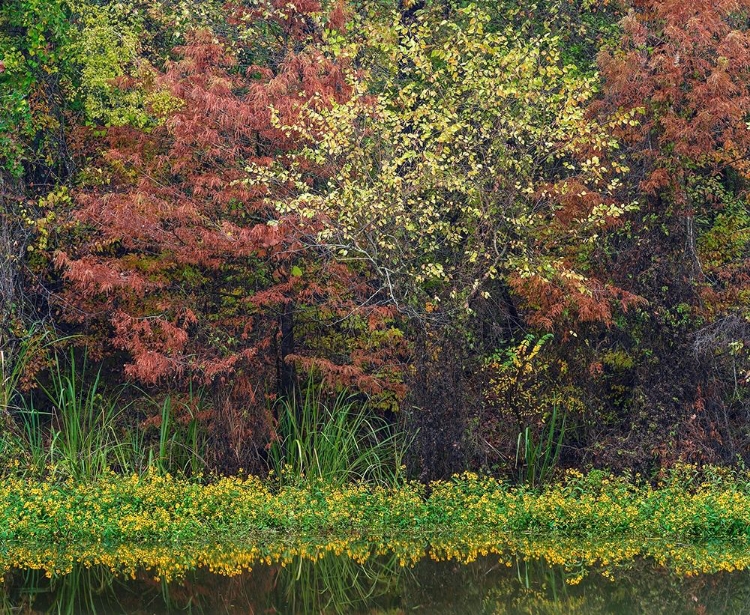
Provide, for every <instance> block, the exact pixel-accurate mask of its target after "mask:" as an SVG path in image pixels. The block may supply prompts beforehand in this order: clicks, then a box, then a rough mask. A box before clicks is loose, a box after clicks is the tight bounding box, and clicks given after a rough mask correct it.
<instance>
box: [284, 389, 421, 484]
mask: <svg viewBox="0 0 750 615" xmlns="http://www.w3.org/2000/svg"><path fill="white" fill-rule="evenodd" d="M277 410H278V427H277V436H278V439H277V441H276V442H274V443H273V445H272V446H271V449H270V456H269V458H270V465H271V469H272V470H273V472H274V473H275V474H276V476H277V478H278V479H279V480H280V481H281V482H282V483H284V482H298V481H305V480H321V481H324V482H326V483H331V484H338V485H340V484H344V483H346V482H350V481H365V482H373V483H378V484H382V485H397V484H399V482H400V481H401V480H402V478H403V476H402V472H403V460H404V456H405V452H406V448H407V446H408V442H407V441H406V439H405V438H404V437H403V435H402V434H401V433H400V432H399V431H398V430H397V429H395V428H394V427H393V426H392V425H389V424H388V423H387V422H386V421H385V420H384V419H382V418H380V417H378V416H376V415H374V414H373V413H372V412H370V411H369V408H368V406H367V404H358V403H357V402H356V401H355V399H354V398H353V397H352V396H351V395H349V394H348V393H346V392H344V393H341V394H340V395H338V396H337V397H336V398H335V399H334V400H333V402H332V403H331V404H329V403H327V402H326V400H325V399H324V396H323V393H322V392H321V391H320V390H319V389H317V388H316V387H315V386H314V385H313V384H312V383H310V384H308V386H307V387H306V390H305V392H304V396H303V397H302V398H301V399H296V398H291V399H283V400H281V401H279V402H278V407H277Z"/></svg>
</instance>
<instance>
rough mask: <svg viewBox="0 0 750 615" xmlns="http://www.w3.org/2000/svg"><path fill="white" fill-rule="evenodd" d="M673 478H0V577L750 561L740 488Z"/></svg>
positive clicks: (748, 523) (720, 481) (749, 531)
mask: <svg viewBox="0 0 750 615" xmlns="http://www.w3.org/2000/svg"><path fill="white" fill-rule="evenodd" d="M675 472H676V473H678V474H675V475H670V477H668V478H667V479H666V480H665V481H664V483H663V484H662V485H660V486H659V487H657V488H652V487H651V486H649V485H645V484H642V483H634V482H632V481H629V480H626V479H623V478H618V477H614V476H609V475H606V474H602V473H596V472H592V473H591V474H589V475H583V474H581V473H580V472H569V473H568V474H567V475H566V476H565V477H564V480H563V481H562V482H561V483H559V484H557V485H554V486H550V487H548V488H546V489H544V490H542V491H538V492H537V491H530V490H528V489H523V488H514V487H510V486H508V485H507V484H505V483H503V482H501V481H498V480H496V479H493V478H488V477H481V476H478V475H476V474H469V473H466V474H462V475H460V476H457V477H455V478H454V479H452V480H450V481H439V482H435V483H433V484H431V485H430V486H429V487H425V486H423V485H419V484H406V485H403V486H401V487H400V488H398V489H386V488H383V487H368V486H365V485H348V486H344V487H340V488H334V487H330V486H326V485H323V484H312V485H309V486H307V487H300V486H296V487H295V486H287V487H281V488H276V489H274V488H272V487H271V486H270V485H268V484H266V483H264V482H262V481H261V480H259V479H258V478H254V477H249V478H221V479H217V480H215V481H214V482H211V483H209V484H205V485H204V484H200V483H198V482H191V481H186V480H183V479H179V478H175V477H171V476H160V475H159V474H157V473H155V472H151V473H148V474H147V475H145V476H142V477H139V476H132V477H122V476H116V475H113V474H112V475H108V476H105V477H104V478H103V479H101V480H99V481H96V482H94V483H91V484H75V483H73V482H70V481H68V482H65V483H56V482H52V481H42V482H39V481H33V480H29V479H20V478H15V477H8V478H4V479H0V540H2V541H3V545H4V546H5V547H6V548H4V549H3V550H1V551H0V577H1V576H2V574H3V573H4V571H7V570H9V569H11V568H13V567H24V568H32V569H38V570H43V571H45V572H46V573H48V574H49V575H52V576H57V575H60V574H66V572H68V571H70V570H71V568H72V566H73V565H74V564H75V563H76V562H81V563H83V564H84V565H89V566H96V565H103V566H105V567H107V568H110V569H111V570H113V571H115V572H118V573H120V574H123V575H125V576H133V575H135V573H136V571H137V570H138V569H142V568H145V569H148V570H151V571H152V573H153V575H154V576H156V577H159V578H162V579H171V578H174V577H175V576H180V575H182V574H184V573H185V571H187V570H190V569H193V568H196V567H205V568H208V569H209V570H211V571H214V572H217V573H220V574H228V575H229V574H238V573H240V572H242V571H243V570H247V569H250V568H252V567H253V566H255V565H257V564H259V563H272V562H273V563H280V564H281V565H286V564H287V563H289V562H290V561H291V560H292V559H293V558H295V557H302V558H304V559H308V560H313V561H315V560H317V559H319V558H321V557H323V556H325V555H326V554H329V553H331V554H335V555H346V556H348V557H350V558H352V559H353V560H355V561H357V562H364V561H367V560H368V559H369V558H370V557H371V556H372V555H374V554H378V553H381V554H384V553H391V554H393V555H394V556H395V557H396V559H397V561H399V562H400V563H401V564H402V565H411V564H413V563H414V562H416V561H417V560H419V559H420V558H422V557H424V556H425V555H428V556H429V557H431V558H433V559H436V560H446V559H450V560H457V561H461V562H468V561H473V560H475V559H477V558H479V557H483V556H487V555H492V556H495V555H497V556H499V558H500V560H501V562H504V563H506V564H507V563H509V562H510V559H511V558H512V557H515V556H519V555H520V556H522V557H524V558H530V559H544V560H546V561H547V562H549V563H550V564H556V565H561V566H563V567H565V568H566V569H567V570H569V571H570V572H571V574H570V577H569V581H568V582H570V583H575V582H577V581H576V579H577V578H578V575H580V574H584V572H581V571H585V570H586V569H588V568H590V567H592V566H599V567H601V568H603V569H604V570H605V571H613V570H616V568H617V567H618V566H620V565H622V564H623V563H624V562H627V561H629V560H631V559H632V558H634V557H650V558H652V559H654V560H655V561H656V562H657V563H659V564H663V565H668V566H669V567H671V568H672V569H673V570H675V571H677V572H679V573H680V574H684V575H688V574H694V573H698V572H712V571H719V570H723V571H732V570H740V569H745V568H748V567H750V493H749V492H748V491H747V490H746V489H745V487H744V485H746V484H747V481H746V480H741V478H742V477H736V476H732V475H730V476H725V475H721V474H719V473H714V474H711V473H710V472H709V474H708V478H707V479H706V480H703V481H702V482H699V481H698V480H697V479H695V477H694V476H693V474H692V473H693V469H691V468H685V467H683V468H678V469H677V470H675ZM686 476H692V477H693V479H691V482H689V481H687V479H685V477H686ZM686 485H690V487H689V488H688V487H687V486H686ZM428 494H429V495H428ZM52 545H59V547H53V546H52Z"/></svg>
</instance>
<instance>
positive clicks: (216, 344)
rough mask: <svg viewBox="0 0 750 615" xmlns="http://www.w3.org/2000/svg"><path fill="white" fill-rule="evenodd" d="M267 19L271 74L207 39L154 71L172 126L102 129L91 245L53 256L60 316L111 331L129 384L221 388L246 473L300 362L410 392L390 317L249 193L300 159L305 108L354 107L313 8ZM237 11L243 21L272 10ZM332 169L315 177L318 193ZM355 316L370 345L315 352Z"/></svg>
mask: <svg viewBox="0 0 750 615" xmlns="http://www.w3.org/2000/svg"><path fill="white" fill-rule="evenodd" d="M277 5H278V6H277ZM263 9H264V10H265V12H264V13H263V18H264V19H267V20H269V19H270V20H275V24H274V25H275V27H276V29H277V31H281V32H283V41H284V44H283V47H279V44H278V39H277V40H276V41H275V43H276V45H277V48H276V49H275V52H276V54H275V56H274V59H273V65H271V66H257V65H250V66H245V65H241V64H240V62H239V61H238V58H240V57H247V55H248V54H249V53H250V51H248V50H247V49H243V48H242V45H241V44H238V45H239V47H236V48H232V47H230V45H229V43H228V42H227V41H223V40H221V39H219V38H217V36H216V34H215V33H211V32H206V31H203V32H195V33H193V34H192V35H191V36H190V38H189V41H188V42H187V43H186V44H185V45H183V46H182V47H180V48H177V49H175V54H176V56H177V58H178V59H176V60H174V61H172V62H170V63H169V64H168V65H167V66H166V68H165V70H164V71H163V72H158V71H156V70H153V71H152V74H151V75H150V76H149V80H150V81H151V82H152V84H151V89H152V90H153V91H154V92H157V93H159V97H158V98H155V99H158V100H162V101H163V100H166V101H167V103H166V106H167V108H168V111H167V112H166V113H164V115H166V117H164V119H163V121H162V122H161V123H159V124H158V125H157V126H156V127H154V128H152V129H150V130H139V129H136V128H133V127H130V126H123V127H117V128H114V127H113V128H109V129H108V130H107V136H106V138H105V140H104V149H103V152H102V155H101V160H98V161H95V163H94V164H96V165H97V166H100V167H101V168H102V169H103V170H104V174H105V176H106V178H107V179H106V181H103V182H102V183H101V185H99V186H98V187H94V188H84V189H82V190H80V191H79V193H78V196H77V208H76V210H75V214H74V215H75V219H76V220H77V221H78V222H80V223H81V225H83V229H85V230H84V232H83V234H82V236H83V237H84V239H83V240H80V237H79V239H78V240H77V242H76V243H74V244H72V245H68V246H67V247H66V248H65V249H64V250H60V251H59V252H58V253H57V254H56V264H57V265H58V266H59V267H60V268H61V270H62V271H63V275H64V279H65V282H66V283H65V285H64V289H63V291H62V292H61V293H60V294H59V295H58V297H57V300H56V301H57V305H58V306H59V307H60V309H61V310H63V312H64V317H65V319H66V320H68V321H69V322H73V323H75V322H79V323H83V322H84V321H86V322H88V323H89V324H91V321H99V322H101V323H102V325H106V326H100V328H99V329H98V330H99V331H103V333H102V334H101V335H100V339H99V340H98V341H99V342H100V343H101V344H102V348H106V347H107V346H108V345H109V346H111V347H114V348H116V349H120V350H122V351H125V352H126V354H127V356H128V357H129V358H128V360H127V363H126V365H125V372H126V374H127V375H128V376H130V377H131V378H133V379H135V380H137V381H140V382H141V383H144V384H146V385H152V386H154V385H159V384H164V383H169V385H170V386H171V387H175V386H177V387H179V386H187V384H188V383H197V384H199V385H203V386H209V387H214V389H215V391H216V392H217V404H216V417H215V419H216V425H218V426H219V427H218V429H219V430H220V431H221V432H223V433H224V434H225V439H226V440H227V442H226V444H227V445H228V447H229V449H230V450H229V452H230V453H231V455H232V456H233V457H234V458H235V459H236V463H237V464H238V465H239V464H242V463H246V462H247V456H248V454H249V453H248V451H249V449H250V447H251V446H257V444H258V443H259V442H262V441H263V439H264V438H265V437H267V433H268V430H269V427H270V425H269V417H268V414H267V412H266V411H265V408H266V404H267V398H268V396H273V395H275V394H276V393H277V392H278V391H279V387H282V388H287V387H288V386H289V382H288V376H289V373H290V370H291V369H292V365H293V364H294V363H295V362H296V364H297V365H299V366H301V367H302V368H303V369H305V370H312V369H315V370H317V373H318V374H320V375H322V377H323V378H325V379H327V380H328V381H329V382H330V383H331V384H333V385H348V386H355V387H358V388H360V389H363V390H365V391H368V392H381V391H383V390H384V389H389V390H391V391H393V392H394V393H395V394H402V393H403V391H402V388H401V385H400V384H398V373H397V372H398V370H397V369H396V368H393V367H391V366H390V363H389V361H388V360H387V358H386V357H385V354H384V352H385V350H387V348H388V347H390V346H391V345H392V342H397V340H398V338H397V337H396V336H392V335H390V334H389V333H388V331H389V327H388V326H387V324H386V323H387V321H388V319H389V318H390V317H391V313H390V311H389V310H386V309H378V308H372V307H368V306H367V305H366V300H367V297H368V296H369V294H370V293H368V290H369V288H368V286H367V283H366V280H364V279H360V276H359V274H358V273H357V272H354V271H352V270H350V269H348V268H345V267H342V266H340V265H338V264H336V263H334V262H333V261H332V260H331V259H328V258H326V255H324V254H315V255H313V254H309V253H308V252H307V251H306V248H305V246H304V245H303V243H302V241H301V237H302V236H301V233H299V232H298V229H297V225H296V222H295V219H294V218H293V217H292V216H287V217H281V218H279V217H278V214H277V213H276V212H275V211H274V210H272V209H271V208H269V206H268V205H267V200H266V197H268V196H272V195H269V194H268V193H267V189H265V188H256V187H254V186H252V185H248V184H247V183H243V182H242V181H241V180H242V179H243V177H244V169H245V167H246V165H247V164H248V163H251V162H252V163H256V164H267V163H269V162H270V161H271V160H272V159H274V158H276V159H279V160H291V159H292V157H293V156H294V150H295V147H296V145H297V142H296V137H295V135H294V134H290V133H289V132H285V131H282V130H281V129H279V128H278V127H277V126H279V125H291V124H294V123H295V121H296V120H297V117H298V113H299V110H300V108H301V106H302V105H304V104H325V101H326V100H331V99H337V100H343V99H344V98H345V97H346V96H347V95H348V88H347V85H346V84H345V82H344V80H343V72H342V67H341V66H340V65H339V64H337V63H336V62H334V61H332V60H330V59H328V58H326V57H324V56H323V55H322V54H321V53H320V52H318V51H316V50H315V49H313V48H312V47H311V46H310V44H309V43H310V41H314V40H315V37H316V36H317V34H316V30H315V23H314V22H313V21H312V20H311V18H310V15H309V13H310V12H314V11H318V10H320V7H319V5H318V3H317V2H303V3H299V2H298V3H296V4H295V5H294V6H292V5H289V4H287V3H282V2H274V3H272V5H269V6H265V7H263ZM227 11H228V14H230V15H232V16H233V18H235V19H237V20H238V21H240V22H241V20H242V19H246V18H250V19H252V18H255V17H257V16H255V15H254V13H256V12H259V11H261V9H260V8H257V7H255V8H252V9H248V8H247V7H245V6H244V5H242V4H241V3H240V4H239V5H234V6H228V7H227ZM261 12H263V11H261ZM269 15H270V17H269ZM336 18H337V19H340V18H341V15H338V16H336ZM243 54H244V55H243ZM152 112H153V113H154V114H155V115H158V114H159V112H160V109H152ZM274 113H275V114H276V115H277V117H278V118H279V120H280V121H275V120H274V119H273V114H274ZM327 172H328V170H327V169H324V168H321V169H310V181H311V182H313V181H316V178H323V177H325V175H326V173H327ZM277 189H278V191H279V192H280V193H283V192H284V191H285V190H289V189H290V187H289V186H286V185H279V186H278V187H277ZM306 232H309V225H308V228H307V229H306ZM311 257H312V258H311ZM362 306H365V307H362ZM352 314H355V315H359V316H364V317H365V318H368V317H369V320H367V321H365V320H363V319H362V318H361V317H360V318H359V321H361V322H360V328H361V329H364V331H365V333H366V334H365V335H364V336H362V335H360V339H358V340H356V341H352V339H349V341H347V342H340V341H338V342H337V341H336V340H335V339H334V341H333V342H332V343H331V346H329V347H325V345H324V344H321V343H320V339H321V338H322V337H323V336H324V335H326V336H328V337H329V338H336V336H339V337H341V338H351V337H352V336H351V335H349V334H348V332H347V327H354V325H351V324H342V323H347V322H348V318H347V317H349V316H351V315H352ZM321 328H322V330H323V331H324V332H325V333H324V334H323V335H321V334H320V330H321ZM91 330H92V329H91V328H90V327H89V331H91ZM94 330H95V329H94ZM316 331H317V332H318V333H319V334H318V336H317V340H316V345H314V346H313V345H311V343H310V339H309V338H312V337H313V336H314V335H313V334H314V332H316ZM336 344H338V347H337V346H336ZM285 376H286V382H285ZM282 392H289V391H282Z"/></svg>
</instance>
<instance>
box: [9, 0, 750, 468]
mask: <svg viewBox="0 0 750 615" xmlns="http://www.w3.org/2000/svg"><path fill="white" fill-rule="evenodd" d="M10 4H11V5H12V8H11V9H4V8H0V18H1V19H4V20H5V21H6V22H8V23H10V24H12V25H13V28H12V32H11V34H9V35H2V36H0V85H4V84H8V86H9V88H10V89H12V91H13V100H16V102H18V101H31V102H30V103H29V106H28V107H23V109H22V107H21V106H19V104H20V103H19V104H15V105H10V103H8V104H7V105H6V106H5V107H0V122H3V123H2V124H0V126H2V127H6V126H9V125H10V124H11V123H13V122H15V123H16V124H18V125H19V126H21V125H22V126H23V131H19V132H18V133H14V134H12V135H10V134H7V135H1V136H0V157H2V163H3V165H2V168H3V169H4V170H3V173H4V175H3V178H5V179H3V182H4V183H2V185H0V187H2V188H3V198H4V199H5V200H4V201H3V203H6V202H8V203H10V202H13V203H14V208H15V209H14V211H13V212H12V215H13V219H12V222H13V224H12V225H11V224H10V222H8V221H9V220H10V214H8V215H6V216H4V217H2V218H0V219H1V220H4V221H5V222H4V224H5V226H6V229H13V232H14V233H15V234H16V235H18V236H19V237H20V236H21V235H23V238H24V239H23V241H24V242H28V249H27V246H26V244H25V243H24V246H23V247H22V248H21V249H20V254H22V255H23V254H24V250H26V253H25V256H24V257H23V258H21V257H14V258H16V259H17V260H19V261H20V260H24V259H25V260H24V263H23V267H21V266H20V265H14V267H15V268H16V269H15V270H14V271H13V272H12V273H9V274H8V275H7V276H6V277H7V278H8V280H9V284H10V286H8V287H9V288H11V287H12V288H15V289H17V288H21V287H23V288H24V289H25V290H24V293H23V295H24V301H26V304H25V305H26V307H24V308H23V309H21V308H16V307H14V308H13V310H12V313H13V314H14V319H15V322H20V321H22V320H23V319H26V320H27V321H28V320H29V319H30V318H31V317H30V316H29V315H30V314H37V315H39V314H43V315H44V317H43V320H44V321H45V322H46V323H47V324H46V325H45V326H47V327H49V328H50V329H53V330H54V331H55V332H56V333H57V334H63V335H65V336H68V335H71V336H72V337H66V338H65V339H66V340H67V341H66V342H65V343H67V344H70V345H73V346H75V347H76V348H78V349H79V352H83V348H84V347H85V348H86V349H87V352H88V353H89V356H90V357H92V358H93V359H95V360H98V361H101V362H102V365H104V366H105V367H106V378H107V379H108V381H109V382H110V383H112V384H114V383H115V382H119V381H121V380H126V381H128V382H132V383H137V384H138V386H140V387H142V391H143V392H144V395H145V394H146V393H147V394H148V395H149V396H151V397H154V398H161V397H164V396H166V395H175V396H180V395H182V396H186V397H190V396H192V392H193V391H194V390H201V391H202V395H203V397H202V399H203V400H204V401H203V402H202V403H204V404H205V407H204V408H202V410H201V414H200V420H201V426H202V428H204V429H205V430H206V433H208V434H210V455H209V457H210V464H211V465H212V467H215V468H219V469H222V470H230V471H231V470H233V469H237V468H239V467H245V468H248V467H253V468H255V469H257V468H259V467H261V465H262V462H263V459H264V456H265V454H266V453H265V451H266V450H267V447H268V446H269V443H270V442H272V441H273V440H274V437H275V434H274V430H275V427H276V424H277V423H276V418H277V417H275V416H274V405H273V402H274V400H276V399H277V398H278V397H280V396H283V397H294V396H295V395H297V394H298V391H299V388H300V383H302V382H304V381H305V380H308V379H310V381H311V382H314V383H316V384H317V385H320V386H321V387H322V388H323V389H325V390H326V391H329V392H331V393H335V392H339V391H341V390H344V389H348V390H350V391H352V392H355V393H356V394H358V395H359V396H360V397H359V398H358V399H360V400H364V399H365V398H368V399H370V400H371V402H372V408H374V411H376V412H379V413H381V414H383V415H384V416H385V417H386V418H387V420H388V421H390V422H392V423H396V422H398V423H399V424H400V425H402V426H403V427H404V428H405V429H407V430H408V431H410V432H411V435H412V436H413V450H412V456H411V458H410V460H409V463H410V469H411V470H413V471H414V473H415V474H417V475H419V476H422V477H424V478H430V477H437V476H439V475H443V474H449V473H450V472H453V471H457V470H461V469H464V468H466V467H470V466H471V467H485V468H493V469H496V470H498V471H501V472H502V471H505V470H506V469H507V466H508V464H509V463H510V460H511V459H513V458H514V456H515V457H516V458H517V456H518V450H517V447H518V442H519V439H518V437H519V433H521V432H524V433H526V430H528V433H529V434H532V435H534V434H536V436H537V437H541V435H542V434H544V433H545V429H546V428H547V427H546V426H548V425H549V419H550V417H551V416H553V411H554V416H563V415H565V417H566V425H567V431H566V433H565V434H564V437H565V442H564V446H563V448H562V453H561V454H560V455H559V458H560V460H561V463H564V464H595V465H608V466H618V465H619V466H628V467H638V468H642V469H653V468H656V467H658V466H660V465H665V464H669V463H672V462H674V461H675V460H677V459H689V460H691V461H707V460H710V461H714V462H716V461H720V460H723V461H732V460H734V459H735V458H737V457H740V458H742V459H745V460H750V430H748V428H747V426H746V425H745V424H744V423H745V422H746V421H744V418H743V417H745V416H746V413H747V410H748V406H747V404H748V400H747V385H748V378H749V377H750V372H749V371H748V370H749V369H750V364H749V363H748V358H749V357H748V356H747V350H746V348H745V346H746V344H748V343H750V326H748V324H747V322H748V318H750V299H749V297H750V294H749V293H748V282H750V276H749V275H748V274H749V273H750V272H748V270H747V265H748V263H747V258H748V242H750V231H748V228H750V214H748V211H747V198H748V197H747V186H748V179H749V177H748V174H750V166H748V164H749V163H748V161H749V160H750V130H749V129H748V126H749V124H748V119H750V26H749V24H750V21H749V20H750V0H715V1H708V0H696V1H695V2H689V3H687V2H684V1H683V2H677V1H672V0H667V1H654V0H629V1H624V2H600V3H592V2H589V1H588V0H549V1H547V2H539V3H534V4H533V6H531V5H528V3H519V2H515V1H512V0H508V1H503V2H489V1H477V2H473V3H463V2H454V1H452V0H430V1H417V2H396V1H395V0H394V1H388V0H386V1H376V0H365V1H361V2H353V1H352V2H345V1H343V0H337V1H335V2H322V1H318V0H301V1H299V2H294V3H288V2H286V1H282V0H261V1H252V2H251V1H247V0H230V1H228V2H220V1H218V0H213V1H211V2H206V3H205V4H202V5H201V7H200V8H197V7H195V6H194V3H190V2H185V1H183V0H170V2H166V3H161V4H160V3H150V2H146V1H145V0H143V1H142V0H138V1H135V0H133V1H132V2H125V3H119V4H118V5H117V6H116V5H115V4H107V3H96V2H87V1H84V0H81V1H79V2H68V1H67V0H59V2H56V3H55V7H56V9H55V10H56V11H57V12H52V11H50V13H49V17H48V18H47V20H46V21H41V20H40V19H37V18H36V17H34V16H37V17H38V15H39V11H40V10H41V9H40V8H39V6H37V4H38V3H37V2H36V0H13V1H12V2H11V3H10ZM32 5H33V6H32ZM120 5H123V6H120ZM157 5H158V6H157ZM34 11H36V12H34ZM32 13H33V15H32ZM54 16H56V17H55V18H54V19H53V17H54ZM32 17H34V19H36V22H35V23H38V24H39V25H38V27H37V29H36V30H35V29H34V27H33V26H32V25H30V24H31V23H32V21H34V19H32ZM104 17H106V19H105V18H104ZM102 24H106V25H102ZM9 31H10V30H9ZM40 32H42V34H41V35H40V34H39V33H40ZM40 36H41V38H40ZM35 37H36V38H35ZM42 39H43V41H44V44H42ZM117 41H120V42H119V43H118V44H119V45H120V47H119V48H121V49H122V52H121V53H119V54H118V53H116V52H114V51H113V47H112V46H113V45H115V43H116V42H117ZM32 51H33V53H32ZM34 57H41V58H42V60H40V61H39V62H36V63H35V61H34V60H33V58H34ZM50 75H58V76H59V79H56V80H55V79H52V78H51V77H50ZM39 84H43V85H39ZM8 100H10V98H8ZM3 104H5V103H3ZM18 109H22V111H23V113H22V116H23V117H21V116H20V115H18V114H19V113H21V111H18ZM21 120H22V121H21ZM19 122H20V123H19ZM6 131H7V129H6ZM56 156H57V157H56ZM11 177H12V178H13V181H12V183H11V179H10V178H11ZM11 192H12V197H13V199H12V201H11V200H8V195H10V194H11ZM24 203H25V204H24ZM21 204H23V207H21ZM22 210H23V211H22ZM6 213H7V212H6ZM19 229H23V233H22V232H21V231H20V230H19ZM19 233H21V235H19ZM6 236H8V237H10V235H9V234H8V233H6ZM8 243H9V245H10V243H11V239H9V240H8ZM19 245H20V244H19ZM16 253H17V254H18V253H19V252H18V250H16ZM8 262H10V261H8ZM14 262H15V261H14ZM17 295H18V292H14V294H13V296H14V297H15V296H17ZM29 305H32V306H33V308H34V309H31V308H30V307H28V306H29ZM4 313H7V314H10V313H11V310H10V308H6V309H5V312H4ZM17 329H18V327H17V326H16V328H15V329H14V331H17ZM5 335H6V337H8V335H9V334H7V333H6V334H5ZM13 335H16V336H17V337H18V338H19V339H20V338H21V337H22V333H18V332H16V333H14V334H13ZM40 369H41V368H40ZM42 377H43V376H42ZM138 395H139V393H133V396H134V397H135V398H137V397H138ZM191 398H192V397H191ZM139 412H140V414H139V416H138V419H139V420H141V421H145V424H155V423H158V417H154V416H150V415H149V413H148V412H147V411H141V410H139ZM149 421H150V423H149ZM664 434H669V435H668V436H666V437H665V435H664ZM558 453H560V451H558Z"/></svg>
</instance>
